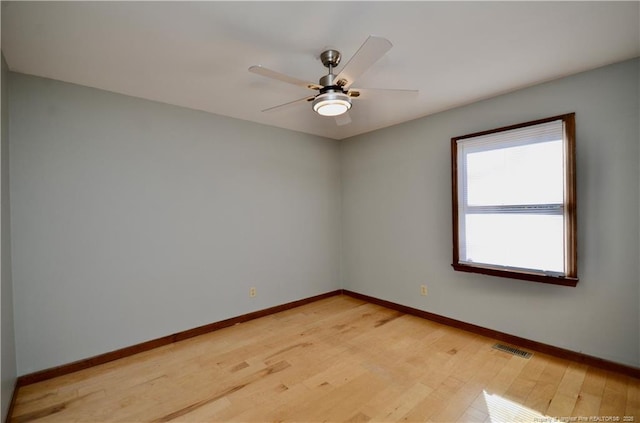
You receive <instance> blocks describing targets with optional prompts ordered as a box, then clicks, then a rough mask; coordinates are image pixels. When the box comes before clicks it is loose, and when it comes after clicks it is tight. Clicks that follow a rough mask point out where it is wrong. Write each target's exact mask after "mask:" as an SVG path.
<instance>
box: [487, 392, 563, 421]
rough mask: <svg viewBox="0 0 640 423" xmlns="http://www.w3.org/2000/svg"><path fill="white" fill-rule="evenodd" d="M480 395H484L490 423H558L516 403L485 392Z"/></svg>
mask: <svg viewBox="0 0 640 423" xmlns="http://www.w3.org/2000/svg"><path fill="white" fill-rule="evenodd" d="M482 394H483V395H484V401H485V403H486V405H487V411H488V413H489V419H490V421H491V423H506V422H509V423H511V422H537V423H552V422H559V420H556V419H554V418H553V417H548V416H545V415H544V414H540V413H538V412H537V411H535V410H532V409H530V408H527V407H525V406H523V405H521V404H518V403H517V402H513V401H510V400H508V399H506V398H503V397H501V396H500V395H495V394H490V393H488V392H487V391H482Z"/></svg>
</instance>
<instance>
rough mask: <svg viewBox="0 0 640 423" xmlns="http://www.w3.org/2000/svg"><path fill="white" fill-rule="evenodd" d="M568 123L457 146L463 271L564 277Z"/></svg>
mask: <svg viewBox="0 0 640 423" xmlns="http://www.w3.org/2000/svg"><path fill="white" fill-rule="evenodd" d="M564 133H565V129H564V122H563V120H562V119H558V120H554V121H549V122H544V123H541V124H536V125H532V126H525V127H521V128H517V129H512V130H507V131H501V132H494V133H490V134H486V135H481V136H476V137H470V138H463V139H458V140H457V141H456V143H457V148H456V150H457V180H458V190H457V193H458V199H457V200H458V201H457V206H458V222H457V224H458V242H459V245H458V253H459V263H461V264H469V265H477V264H481V265H488V266H491V267H494V268H503V269H506V270H516V271H527V272H539V273H543V274H547V275H552V276H564V275H565V274H566V254H565V243H566V224H565V203H566V201H565V198H566V195H565V186H566V183H565V179H566V168H565V167H566V166H565V163H566V160H565V154H566V144H565V136H564Z"/></svg>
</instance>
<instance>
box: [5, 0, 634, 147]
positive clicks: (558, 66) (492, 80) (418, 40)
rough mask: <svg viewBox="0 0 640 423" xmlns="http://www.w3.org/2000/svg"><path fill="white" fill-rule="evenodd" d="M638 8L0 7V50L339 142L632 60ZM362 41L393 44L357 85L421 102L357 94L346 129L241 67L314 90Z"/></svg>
mask: <svg viewBox="0 0 640 423" xmlns="http://www.w3.org/2000/svg"><path fill="white" fill-rule="evenodd" d="M639 5H640V3H638V2H623V3H614V2H393V1H387V2H15V1H2V51H3V53H4V55H5V58H6V60H7V63H8V65H9V68H10V69H11V70H12V71H16V72H22V73H26V74H32V75H38V76H43V77H47V78H53V79H58V80H62V81H67V82H73V83H76V84H81V85H86V86H90V87H96V88H101V89H104V90H109V91H114V92H118V93H122V94H128V95H132V96H136V97H142V98H146V99H151V100H157V101H161V102H164V103H170V104H175V105H179V106H185V107H190V108H193V109H199V110H204V111H208V112H212V113H216V114H219V115H224V116H230V117H234V118H239V119H244V120H248V121H253V122H259V123H264V124H267V125H272V126H278V127H282V128H288V129H292V130H295V131H301V132H306V133H310V134H317V135H322V136H325V137H329V138H335V139H342V138H346V137H350V136H353V135H357V134H361V133H364V132H368V131H372V130H375V129H378V128H382V127H386V126H390V125H394V124H397V123H400V122H404V121H407V120H411V119H415V118H418V117H421V116H426V115H429V114H433V113H436V112H439V111H442V110H446V109H450V108H453V107H456V106H460V105H463V104H468V103H471V102H474V101H477V100H480V99H484V98H488V97H492V96H495V95H498V94H502V93H505V92H509V91H513V90H516V89H519V88H522V87H526V86H530V85H534V84H537V83H540V82H542V81H548V80H551V79H555V78H559V77H562V76H566V75H570V74H574V73H577V72H581V71H584V70H588V69H593V68H596V67H599V66H603V65H607V64H610V63H614V62H618V61H622V60H626V59H630V58H633V57H637V56H639V55H640V32H639V31H640V30H639V28H640V7H639ZM370 34H372V35H378V36H381V37H385V38H387V39H389V40H390V41H391V42H392V43H393V44H394V47H393V48H392V49H391V50H390V51H389V52H388V53H387V54H386V55H385V56H384V57H383V58H382V59H381V60H380V61H379V62H377V63H376V64H375V65H374V66H373V67H372V68H371V69H370V70H369V71H367V72H366V73H365V74H364V75H362V77H361V78H360V79H359V80H357V81H356V82H355V83H354V85H353V87H360V88H399V89H404V88H410V89H418V90H419V94H417V95H400V96H393V97H388V98H385V96H380V95H376V96H373V97H369V98H364V97H365V96H363V97H361V98H359V99H354V106H353V108H352V110H351V112H350V114H351V118H352V122H351V124H349V125H345V126H337V125H336V123H335V122H334V119H333V118H327V117H320V116H318V115H316V114H315V113H314V112H313V111H312V110H311V105H310V104H308V103H302V104H299V105H298V106H296V107H289V108H286V109H281V110H278V111H273V112H266V113H263V112H261V110H262V109H265V108H268V107H271V106H275V105H278V104H281V103H286V102H288V101H292V100H296V99H298V98H301V97H304V96H307V95H309V94H311V95H313V92H311V91H308V90H306V89H304V88H301V87H297V86H294V85H288V84H285V83H282V82H280V81H276V80H270V79H267V78H264V77H261V76H259V75H255V74H252V73H249V72H248V71H247V69H248V68H249V66H251V65H254V64H261V65H263V66H266V67H268V68H271V69H273V70H277V71H279V72H283V73H285V74H288V75H291V76H294V77H297V78H300V79H303V80H311V81H313V82H317V80H318V79H319V78H320V77H321V76H322V75H323V74H325V73H326V72H325V70H326V69H325V68H324V67H323V65H322V63H321V62H320V60H319V59H318V55H319V53H320V52H321V51H322V50H324V49H325V48H327V47H332V48H336V49H338V50H340V51H341V52H342V55H343V61H342V63H341V65H344V64H345V63H347V61H348V60H347V59H348V58H350V57H351V55H353V54H354V53H355V52H356V50H357V49H358V47H359V46H360V45H361V44H362V43H363V42H364V40H365V39H366V38H367V36H368V35H370ZM340 69H341V66H339V67H338V69H337V70H338V71H339V70H340ZM380 100H384V101H380Z"/></svg>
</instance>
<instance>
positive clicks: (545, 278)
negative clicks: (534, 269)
mask: <svg viewBox="0 0 640 423" xmlns="http://www.w3.org/2000/svg"><path fill="white" fill-rule="evenodd" d="M451 266H452V267H453V268H454V270H457V271H459V272H468V273H480V274H482V275H490V276H498V277H501V278H510V279H520V280H524V281H530V282H540V283H548V284H552V285H562V286H576V285H578V278H570V277H566V276H561V277H558V276H549V275H544V274H540V273H526V272H514V271H510V270H503V269H495V268H491V267H479V266H469V265H467V264H452V265H451Z"/></svg>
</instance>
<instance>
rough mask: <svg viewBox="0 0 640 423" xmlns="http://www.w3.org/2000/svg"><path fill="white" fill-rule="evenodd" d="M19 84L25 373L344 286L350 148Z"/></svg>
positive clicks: (13, 137)
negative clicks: (344, 191)
mask: <svg viewBox="0 0 640 423" xmlns="http://www.w3.org/2000/svg"><path fill="white" fill-rule="evenodd" d="M9 77H10V93H9V96H10V97H9V106H10V115H11V127H10V141H11V210H12V225H13V240H12V241H13V281H14V287H15V291H14V304H15V319H16V325H15V326H16V334H17V336H16V345H17V357H18V374H25V373H29V372H33V371H36V370H40V369H44V368H49V367H52V366H56V365H60V364H64V363H69V362H71V361H74V360H78V359H82V358H86V357H90V356H93V355H96V354H101V353H104V352H107V351H111V350H114V349H117V348H121V347H125V346H130V345H132V344H136V343H139V342H142V341H145V340H149V339H153V338H157V337H161V336H165V335H168V334H171V333H175V332H178V331H182V330H185V329H190V328H193V327H196V326H199V325H203V324H207V323H211V322H215V321H219V320H222V319H226V318H229V317H232V316H237V315H240V314H244V313H248V312H251V311H254V310H259V309H264V308H267V307H270V306H274V305H279V304H283V303H286V302H290V301H294V300H297V299H300V298H305V297H310V296H313V295H316V294H320V293H325V292H328V291H332V290H336V289H339V287H340V281H339V267H340V266H339V260H340V233H339V231H340V175H339V170H340V169H339V164H340V162H339V144H338V143H337V142H335V141H331V140H327V139H324V138H320V137H316V136H310V135H305V134H301V133H295V132H292V131H287V130H281V129H276V128H272V127H267V126H263V125H257V124H253V123H249V122H245V121H239V120H234V119H229V118H224V117H218V116H215V115H211V114H207V113H203V112H198V111H194V110H188V109H184V108H180V107H174V106H169V105H164V104H160V103H154V102H150V101H145V100H141V99H136V98H132V97H127V96H123V95H118V94H113V93H109V92H105V91H100V90H96V89H91V88H87V87H81V86H77V85H72V84H67V83H63V82H58V81H52V80H47V79H41V78H36V77H31V76H26V75H22V74H16V73H9ZM252 286H253V287H256V288H257V293H258V295H257V296H256V297H255V298H249V295H248V293H249V288H250V287H252Z"/></svg>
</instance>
